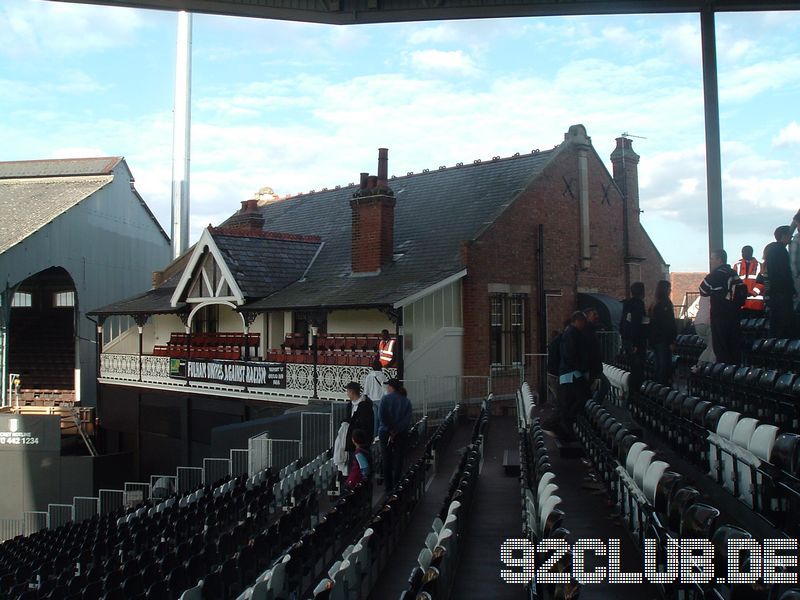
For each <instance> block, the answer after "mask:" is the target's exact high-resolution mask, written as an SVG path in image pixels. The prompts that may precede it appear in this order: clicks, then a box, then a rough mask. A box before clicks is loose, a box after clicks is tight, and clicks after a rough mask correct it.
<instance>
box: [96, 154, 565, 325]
mask: <svg viewBox="0 0 800 600" xmlns="http://www.w3.org/2000/svg"><path fill="white" fill-rule="evenodd" d="M558 148H559V147H556V148H555V149H553V150H549V151H545V152H539V151H536V152H534V153H531V154H525V155H520V156H514V157H510V158H505V159H497V160H492V161H487V162H482V163H477V164H470V165H463V166H457V167H452V168H448V169H439V170H436V171H430V172H423V173H418V174H414V175H407V176H404V177H396V178H393V179H391V180H390V181H389V186H390V187H391V188H392V190H393V191H394V193H395V198H396V199H397V202H396V205H395V226H394V250H395V255H396V258H395V260H394V262H392V263H391V264H389V265H387V266H385V267H384V268H383V269H382V271H381V272H380V273H379V274H377V275H369V276H354V275H353V274H352V273H351V253H350V245H351V225H352V211H351V208H350V200H351V199H352V197H353V193H354V192H355V191H356V190H357V186H347V187H343V188H340V189H333V190H324V191H320V192H315V193H309V194H303V195H300V196H297V197H294V198H287V199H284V200H280V201H277V202H269V203H266V204H265V205H262V206H259V207H258V210H259V211H260V212H261V214H262V215H263V216H264V234H263V235H264V237H263V238H259V237H258V236H251V237H246V236H245V237H243V236H244V234H243V233H239V234H237V235H226V234H225V233H224V232H225V229H226V228H230V227H231V226H234V225H238V224H240V222H241V220H242V218H241V217H242V215H241V212H240V211H237V213H235V214H234V215H232V216H231V217H230V218H229V219H228V220H226V221H225V222H224V223H222V224H221V225H220V227H218V228H217V229H216V230H215V229H212V235H213V237H214V239H215V241H216V242H217V245H218V246H219V247H220V250H221V251H222V252H223V254H224V256H225V260H226V262H227V264H228V266H229V267H230V269H231V270H232V271H233V272H234V275H235V277H236V278H237V282H238V284H239V285H240V286H241V287H242V292H243V293H244V294H245V296H246V297H247V299H248V303H247V304H245V305H244V306H243V307H242V308H243V309H247V310H270V309H273V310H277V309H299V308H335V307H348V306H349V307H367V306H387V305H393V304H395V303H397V302H399V301H401V300H403V299H405V298H408V297H409V296H412V295H414V294H416V293H418V292H420V291H422V290H424V289H426V288H428V287H430V286H432V285H434V284H436V283H438V282H440V281H442V280H444V279H446V278H447V277H450V276H452V275H455V274H457V273H459V272H461V271H462V270H463V269H464V265H463V264H462V262H461V246H462V244H463V243H464V242H466V241H469V240H472V239H475V238H476V237H477V236H478V235H479V234H480V233H481V232H482V231H483V230H484V229H485V228H486V227H488V226H490V225H491V224H492V223H493V222H494V221H495V220H496V219H497V217H498V216H499V215H500V214H501V213H502V212H503V211H504V210H505V208H506V207H507V206H508V205H509V204H510V203H511V202H513V201H514V199H516V197H517V196H518V195H519V194H520V193H521V192H522V191H524V190H525V189H526V188H527V187H528V185H529V184H530V183H531V181H532V180H533V179H535V178H536V177H537V176H538V175H539V174H540V173H541V172H542V170H543V169H544V167H545V165H546V164H547V163H548V162H549V161H550V159H551V158H552V157H553V156H555V154H556V153H557V152H558ZM269 232H280V233H282V234H293V235H298V236H318V237H319V238H321V240H322V245H321V248H320V244H319V242H317V243H313V242H299V241H297V240H293V241H280V240H276V239H274V237H273V236H274V235H275V234H273V233H269ZM318 249H319V253H318V254H317V250H318ZM189 252H191V250H190V251H189ZM185 256H186V255H185ZM315 256H316V257H315ZM301 267H302V269H301ZM306 267H308V268H307V269H306ZM176 283H177V280H175V281H174V282H173V283H172V284H171V285H172V287H171V288H170V290H169V295H171V294H172V292H173V291H174V289H175V286H176ZM167 285H169V282H165V283H164V284H162V287H166V286H167ZM159 289H161V288H159ZM245 290H247V291H245ZM168 304H169V297H168V294H167V293H161V292H159V293H156V292H155V291H154V290H151V291H150V292H147V293H145V294H141V295H140V296H137V297H136V298H130V299H128V300H125V301H123V302H118V303H116V304H114V305H110V306H108V307H105V308H103V309H97V310H95V311H93V313H97V314H103V313H105V314H125V313H124V311H125V310H127V311H128V314H133V313H135V312H170V311H169V310H168V309H167V305H168ZM139 306H144V307H148V308H149V310H139ZM175 310H176V309H173V310H172V312H174V311H175Z"/></svg>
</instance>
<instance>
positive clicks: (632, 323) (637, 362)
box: [619, 281, 648, 401]
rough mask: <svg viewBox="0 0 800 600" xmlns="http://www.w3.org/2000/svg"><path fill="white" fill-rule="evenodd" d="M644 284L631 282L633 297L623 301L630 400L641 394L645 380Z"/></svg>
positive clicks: (624, 349) (646, 323) (620, 328)
mask: <svg viewBox="0 0 800 600" xmlns="http://www.w3.org/2000/svg"><path fill="white" fill-rule="evenodd" d="M644 294H645V290H644V284H643V283H642V282H641V281H637V282H635V283H633V284H631V297H630V298H626V299H625V301H623V303H622V318H621V319H620V323H619V331H620V334H621V336H622V349H623V351H624V352H625V355H626V356H627V357H628V362H629V366H630V369H631V379H630V385H629V388H630V389H629V391H628V397H629V400H630V401H635V400H636V398H638V396H639V388H640V387H641V385H642V382H643V381H644V363H645V357H646V356H647V336H648V332H647V327H648V318H647V308H646V307H645V305H644Z"/></svg>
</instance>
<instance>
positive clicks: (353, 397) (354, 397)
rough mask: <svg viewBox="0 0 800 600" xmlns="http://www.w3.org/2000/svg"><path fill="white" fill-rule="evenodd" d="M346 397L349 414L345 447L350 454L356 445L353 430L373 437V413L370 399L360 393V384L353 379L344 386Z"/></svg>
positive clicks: (371, 438) (370, 437)
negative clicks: (358, 430)
mask: <svg viewBox="0 0 800 600" xmlns="http://www.w3.org/2000/svg"><path fill="white" fill-rule="evenodd" d="M345 392H346V393H347V398H348V399H349V400H350V402H349V404H350V411H349V412H350V416H349V417H348V419H347V422H348V424H349V426H348V428H347V444H346V446H345V448H346V449H347V451H348V452H349V453H350V454H352V453H353V452H354V451H355V449H356V447H355V445H354V444H353V432H354V431H355V430H356V429H360V430H361V431H363V432H364V435H366V436H368V437H369V439H370V444H371V443H372V440H374V439H375V413H374V411H373V409H372V400H370V399H369V398H368V397H367V396H365V395H364V394H362V392H361V385H360V384H359V383H357V382H355V381H351V382H350V383H348V384H347V385H346V386H345Z"/></svg>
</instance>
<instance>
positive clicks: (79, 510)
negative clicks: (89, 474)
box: [72, 496, 100, 521]
mask: <svg viewBox="0 0 800 600" xmlns="http://www.w3.org/2000/svg"><path fill="white" fill-rule="evenodd" d="M99 512H100V498H94V497H90V496H75V497H74V498H73V499H72V519H73V521H83V520H85V519H91V518H92V517H93V516H95V515H96V514H99Z"/></svg>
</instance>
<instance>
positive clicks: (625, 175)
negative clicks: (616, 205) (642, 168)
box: [611, 137, 639, 220]
mask: <svg viewBox="0 0 800 600" xmlns="http://www.w3.org/2000/svg"><path fill="white" fill-rule="evenodd" d="M611 164H612V165H613V168H614V181H615V182H616V184H617V186H618V187H619V189H620V190H622V194H623V195H624V196H625V197H626V198H627V200H628V214H629V215H630V217H632V218H633V219H636V220H638V219H639V166H638V165H639V155H638V154H636V152H634V151H633V144H632V143H631V140H630V139H629V138H626V137H618V138H617V147H616V148H614V151H613V152H612V153H611Z"/></svg>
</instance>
